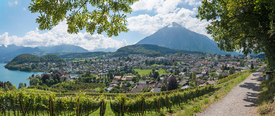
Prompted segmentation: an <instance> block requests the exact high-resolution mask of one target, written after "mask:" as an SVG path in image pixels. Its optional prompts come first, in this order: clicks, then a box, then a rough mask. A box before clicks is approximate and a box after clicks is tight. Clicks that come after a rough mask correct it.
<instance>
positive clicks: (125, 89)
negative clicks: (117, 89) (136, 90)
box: [121, 87, 129, 92]
mask: <svg viewBox="0 0 275 116" xmlns="http://www.w3.org/2000/svg"><path fill="white" fill-rule="evenodd" d="M121 89H122V90H124V91H125V92H126V91H129V88H128V87H121Z"/></svg>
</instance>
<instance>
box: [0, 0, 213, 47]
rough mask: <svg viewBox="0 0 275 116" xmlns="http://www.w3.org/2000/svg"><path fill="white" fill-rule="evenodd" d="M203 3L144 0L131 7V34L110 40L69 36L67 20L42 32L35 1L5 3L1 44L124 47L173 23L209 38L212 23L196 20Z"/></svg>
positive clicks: (6, 0) (2, 3)
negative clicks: (208, 28)
mask: <svg viewBox="0 0 275 116" xmlns="http://www.w3.org/2000/svg"><path fill="white" fill-rule="evenodd" d="M200 1H201V0H140V1H139V2H136V3H134V4H133V5H132V6H131V7H132V10H133V12H132V13H131V14H128V15H127V21H128V26H127V27H128V29H129V32H128V33H120V34H119V36H117V37H108V36H107V35H106V34H102V35H99V34H94V35H90V34H88V33H85V30H84V31H81V32H80V33H78V34H68V33H67V31H66V29H67V25H66V22H65V21H63V22H60V23H59V25H57V26H56V27H54V28H53V29H52V30H44V31H40V30H38V29H37V28H38V24H37V23H35V19H36V18H37V17H38V15H39V14H37V13H36V14H34V13H31V12H30V11H29V10H28V6H29V4H30V3H31V0H1V1H0V44H1V45H10V44H15V45H18V46H28V47H37V46H51V45H60V44H72V45H77V46H81V47H83V48H85V49H88V50H95V49H107V48H120V47H122V46H126V45H131V44H134V43H136V42H138V41H140V40H141V39H143V38H145V37H146V36H149V35H151V34H153V33H155V32H156V31H157V30H158V29H161V28H162V27H165V26H167V25H169V24H171V23H172V22H176V23H178V24H180V25H182V26H183V27H186V28H187V29H190V30H192V31H195V32H197V33H200V34H204V35H207V34H206V31H205V27H206V26H207V25H208V24H209V23H208V22H206V21H199V19H196V18H195V16H196V14H197V7H198V6H199V5H200ZM207 36H208V37H210V36H209V35H207Z"/></svg>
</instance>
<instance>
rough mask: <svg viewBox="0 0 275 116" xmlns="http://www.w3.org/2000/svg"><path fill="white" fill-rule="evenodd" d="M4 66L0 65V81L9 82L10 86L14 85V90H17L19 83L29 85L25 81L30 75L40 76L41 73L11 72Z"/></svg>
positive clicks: (27, 81)
mask: <svg viewBox="0 0 275 116" xmlns="http://www.w3.org/2000/svg"><path fill="white" fill-rule="evenodd" d="M5 65H6V64H4V63H0V81H4V82H6V81H10V82H11V83H12V85H14V84H15V86H16V88H18V85H19V83H20V82H22V83H26V84H27V85H29V80H27V79H28V78H29V77H30V76H31V75H32V74H34V75H36V74H39V75H41V74H42V72H25V71H13V70H8V69H6V68H5V67H4V66H5Z"/></svg>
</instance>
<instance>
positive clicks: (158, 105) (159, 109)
mask: <svg viewBox="0 0 275 116" xmlns="http://www.w3.org/2000/svg"><path fill="white" fill-rule="evenodd" d="M158 111H159V112H160V98H159V105H158Z"/></svg>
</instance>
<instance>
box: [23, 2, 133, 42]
mask: <svg viewBox="0 0 275 116" xmlns="http://www.w3.org/2000/svg"><path fill="white" fill-rule="evenodd" d="M135 1H137V0H118V1H117V0H109V1H108V0H32V3H31V5H30V6H29V7H28V8H29V10H30V11H31V12H32V13H40V16H39V17H38V18H37V19H36V22H37V23H38V24H39V29H40V30H46V29H48V30H50V29H52V27H53V26H56V25H58V23H59V22H61V21H63V20H65V21H67V24H68V30H67V31H68V32H69V33H78V32H79V31H80V30H83V29H86V31H87V32H89V33H90V34H93V33H94V32H95V31H97V33H98V34H101V33H102V32H103V31H105V32H106V33H107V35H108V36H109V37H111V36H113V35H115V36H117V35H118V33H120V32H127V31H128V29H127V27H126V22H127V20H126V19H125V18H126V15H125V14H127V13H131V11H132V9H131V7H130V5H132V4H133V3H134V2H135ZM88 7H93V8H94V9H93V11H92V12H91V11H88ZM67 14H68V15H67Z"/></svg>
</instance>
